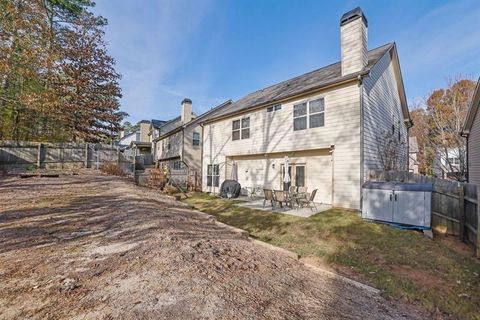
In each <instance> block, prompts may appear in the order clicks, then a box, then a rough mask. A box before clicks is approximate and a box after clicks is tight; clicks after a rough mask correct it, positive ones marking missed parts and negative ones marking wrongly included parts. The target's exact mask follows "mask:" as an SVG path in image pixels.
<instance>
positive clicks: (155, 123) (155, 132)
mask: <svg viewBox="0 0 480 320" xmlns="http://www.w3.org/2000/svg"><path fill="white" fill-rule="evenodd" d="M165 123H167V121H164V120H156V119H152V120H150V128H149V129H148V136H149V137H150V142H152V143H153V140H155V139H156V138H158V137H159V136H160V127H161V126H163V125H164V124H165Z"/></svg>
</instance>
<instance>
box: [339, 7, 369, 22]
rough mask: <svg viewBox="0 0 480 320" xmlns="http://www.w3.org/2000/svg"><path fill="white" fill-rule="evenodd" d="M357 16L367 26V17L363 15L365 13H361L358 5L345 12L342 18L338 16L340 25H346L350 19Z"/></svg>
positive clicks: (354, 18)
mask: <svg viewBox="0 0 480 320" xmlns="http://www.w3.org/2000/svg"><path fill="white" fill-rule="evenodd" d="M358 18H362V19H363V22H364V23H365V26H366V27H368V21H367V17H365V14H364V13H363V11H362V9H361V8H360V7H356V8H355V9H353V10H350V11H348V12H347V13H345V14H344V15H343V16H342V18H340V25H341V26H343V25H346V24H347V23H349V22H350V21H353V20H356V19H358Z"/></svg>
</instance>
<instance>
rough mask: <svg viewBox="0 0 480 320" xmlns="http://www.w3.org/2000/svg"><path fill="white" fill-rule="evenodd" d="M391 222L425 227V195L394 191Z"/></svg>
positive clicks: (422, 193)
mask: <svg viewBox="0 0 480 320" xmlns="http://www.w3.org/2000/svg"><path fill="white" fill-rule="evenodd" d="M394 202H395V205H394V209H393V222H397V223H403V224H411V225H414V226H423V225H425V223H426V221H425V213H424V209H425V193H424V192H412V191H395V196H394Z"/></svg>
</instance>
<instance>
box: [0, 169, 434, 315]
mask: <svg viewBox="0 0 480 320" xmlns="http://www.w3.org/2000/svg"><path fill="white" fill-rule="evenodd" d="M0 203H1V208H0V244H1V245H0V318H1V319H25V318H29V319H65V318H68V319H117V318H120V319H338V318H340V319H342V318H344V319H425V318H428V317H429V315H428V314H426V313H424V312H423V311H420V310H418V309H417V308H415V307H413V306H408V305H404V304H401V303H398V302H395V301H392V300H389V299H385V298H383V297H382V296H380V295H379V294H377V293H374V292H372V291H369V290H366V289H362V288H361V287H358V286H354V285H352V284H350V283H348V282H345V281H342V280H340V279H338V278H337V277H334V276H333V275H329V274H328V273H324V272H318V271H315V270H313V269H311V268H308V267H306V266H305V265H303V264H302V263H301V262H298V261H296V260H294V259H292V258H290V257H289V256H287V255H285V254H282V253H280V252H278V251H274V250H271V249H268V248H266V247H264V246H261V245H259V244H257V243H254V242H252V241H250V240H248V239H246V238H245V237H243V236H242V235H241V234H239V233H236V232H234V231H232V230H231V229H229V228H227V227H225V226H222V225H219V224H217V223H215V221H214V220H212V219H210V218H208V217H207V216H205V215H202V214H199V213H196V212H194V211H191V210H189V209H188V208H187V207H185V205H183V204H182V203H179V202H176V201H173V200H171V198H169V197H166V196H163V195H161V194H159V193H158V192H157V191H154V190H148V189H144V188H140V187H136V186H135V185H133V184H132V183H131V182H130V181H127V180H125V179H123V178H118V177H112V176H97V175H94V174H93V173H89V172H82V173H80V175H77V176H62V177H60V178H28V179H20V178H17V177H6V178H0ZM306 240H307V239H306Z"/></svg>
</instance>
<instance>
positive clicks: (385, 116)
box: [363, 53, 408, 179]
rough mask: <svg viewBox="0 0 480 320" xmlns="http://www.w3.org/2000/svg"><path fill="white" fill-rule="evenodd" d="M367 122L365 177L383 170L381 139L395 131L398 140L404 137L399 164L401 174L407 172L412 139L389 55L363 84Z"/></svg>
mask: <svg viewBox="0 0 480 320" xmlns="http://www.w3.org/2000/svg"><path fill="white" fill-rule="evenodd" d="M363 106H364V107H363V118H364V141H363V149H364V177H365V179H367V177H368V171H369V170H381V169H382V165H381V162H380V160H379V147H378V139H381V138H382V137H384V136H385V134H386V133H387V132H388V133H391V132H392V126H393V130H394V132H395V133H394V137H395V138H396V139H398V138H399V137H400V143H399V145H401V152H400V155H399V157H398V162H399V163H402V166H401V168H400V169H401V170H407V163H408V160H407V159H408V152H407V150H408V137H407V127H406V125H405V122H404V119H403V114H402V107H401V102H400V96H399V92H398V88H397V82H396V78H395V71H394V67H393V64H392V60H391V58H390V55H389V54H388V53H387V54H385V55H384V56H383V57H382V58H381V59H380V60H379V61H378V63H377V64H376V65H375V66H374V67H373V68H372V70H371V71H370V75H369V76H368V77H366V78H364V81H363Z"/></svg>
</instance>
